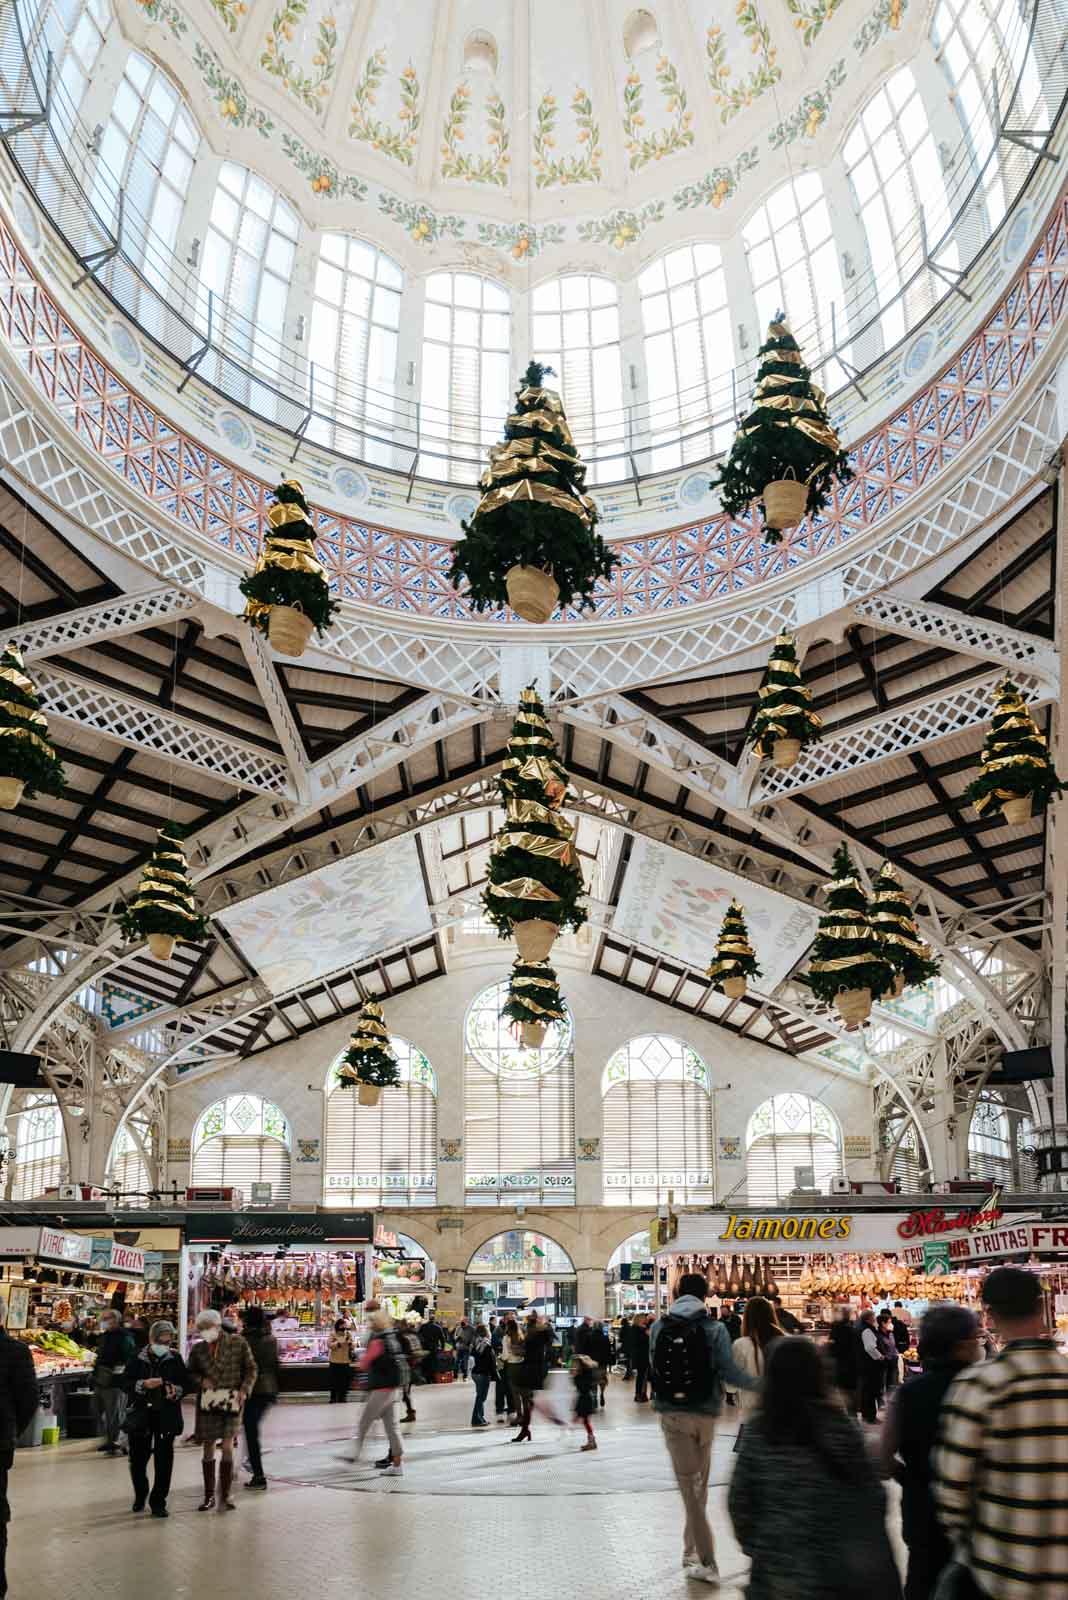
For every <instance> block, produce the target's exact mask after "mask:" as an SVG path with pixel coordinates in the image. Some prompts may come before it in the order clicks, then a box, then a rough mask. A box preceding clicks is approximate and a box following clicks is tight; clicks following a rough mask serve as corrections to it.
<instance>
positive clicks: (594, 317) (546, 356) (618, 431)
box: [531, 272, 623, 465]
mask: <svg viewBox="0 0 1068 1600" xmlns="http://www.w3.org/2000/svg"><path fill="white" fill-rule="evenodd" d="M531 312H532V318H533V322H532V333H533V349H534V352H535V356H536V359H537V360H538V361H543V362H545V363H546V364H547V365H548V366H551V367H552V368H553V369H554V371H555V372H556V373H557V374H558V377H557V378H556V379H553V378H550V379H549V382H550V383H555V384H556V385H557V386H558V387H559V389H560V393H561V396H562V398H563V402H564V409H565V410H566V411H567V419H568V422H569V423H570V424H571V431H572V433H573V434H574V435H575V443H576V445H577V446H578V448H579V450H580V451H581V452H582V455H583V458H584V460H585V461H586V462H587V463H589V464H590V465H592V464H593V463H594V462H595V461H596V459H597V457H596V452H595V450H594V449H593V442H594V440H600V441H601V442H602V444H603V445H604V447H605V449H606V451H612V450H613V448H614V450H615V452H616V453H617V454H618V452H619V450H620V448H621V446H622V440H623V362H622V355H621V350H620V343H619V291H618V289H617V288H616V286H615V284H614V283H612V282H611V280H610V279H608V278H601V277H596V276H594V275H593V274H590V273H578V272H573V273H568V274H567V275H566V276H564V277H562V278H554V279H553V280H552V282H551V283H543V284H540V285H539V286H538V288H537V289H535V290H534V293H533V295H532V296H531Z"/></svg>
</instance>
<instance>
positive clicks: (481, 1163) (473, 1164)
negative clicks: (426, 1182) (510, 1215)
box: [464, 983, 575, 1206]
mask: <svg viewBox="0 0 1068 1600" xmlns="http://www.w3.org/2000/svg"><path fill="white" fill-rule="evenodd" d="M507 996H508V985H507V984H506V983H495V984H493V985H491V987H490V988H488V989H484V990H483V991H482V993H481V994H480V995H478V996H477V997H476V999H475V1000H474V1002H473V1003H472V1005H471V1008H470V1010H469V1011H468V1013H467V1019H466V1022H465V1026H464V1168H465V1170H464V1186H465V1189H466V1198H467V1204H468V1205H470V1206H514V1205H515V1203H516V1201H517V1200H522V1201H524V1202H526V1203H527V1204H528V1205H543V1206H551V1205H557V1206H559V1205H565V1206H570V1205H574V1203H575V1058H574V1053H573V1039H572V1029H571V1019H570V1017H568V1018H567V1020H566V1021H565V1022H564V1023H554V1024H553V1025H552V1026H551V1027H550V1029H549V1031H548V1033H547V1034H546V1035H545V1043H544V1044H543V1045H542V1047H541V1049H540V1050H528V1049H527V1048H525V1046H523V1045H522V1044H520V1043H519V1042H518V1041H517V1039H516V1038H515V1036H514V1035H513V1033H512V1032H511V1029H510V1028H509V1026H508V1024H507V1022H505V1021H504V1019H503V1018H502V1017H501V1007H502V1005H503V1004H504V1002H505V1000H506V999H507Z"/></svg>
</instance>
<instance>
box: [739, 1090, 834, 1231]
mask: <svg viewBox="0 0 1068 1600" xmlns="http://www.w3.org/2000/svg"><path fill="white" fill-rule="evenodd" d="M745 1144H746V1156H745V1172H746V1199H747V1201H748V1203H749V1205H753V1206H774V1205H779V1204H781V1203H782V1201H783V1200H785V1199H786V1197H787V1196H788V1195H789V1194H791V1193H792V1192H793V1191H794V1190H797V1189H800V1190H807V1191H812V1190H817V1191H819V1192H820V1193H822V1194H826V1193H827V1192H828V1189H829V1186H830V1180H831V1179H832V1178H836V1177H839V1176H840V1175H841V1173H842V1171H843V1167H842V1130H841V1129H840V1128H839V1126H838V1121H837V1119H836V1117H835V1116H834V1114H833V1113H832V1112H831V1111H829V1110H828V1109H827V1107H826V1106H825V1105H823V1104H821V1102H820V1101H819V1100H813V1099H811V1098H810V1097H809V1096H808V1095H807V1094H793V1093H791V1094H777V1095H773V1096H772V1097H771V1099H770V1100H765V1101H764V1103H763V1105H760V1106H758V1107H757V1109H756V1110H755V1111H754V1112H753V1115H752V1116H751V1117H750V1118H749V1126H748V1128H747V1130H746V1136H745Z"/></svg>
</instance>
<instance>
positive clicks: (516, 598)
mask: <svg viewBox="0 0 1068 1600" xmlns="http://www.w3.org/2000/svg"><path fill="white" fill-rule="evenodd" d="M504 581H505V585H506V587H507V589H508V604H509V605H510V606H511V608H512V610H513V611H514V612H515V614H516V616H517V617H522V619H523V621H524V622H548V620H549V618H550V617H551V616H552V614H553V612H554V611H555V610H556V603H557V601H558V600H559V598H560V586H559V584H558V583H557V581H556V579H555V578H554V577H553V575H552V573H551V572H542V570H541V568H540V567H512V568H511V569H510V570H509V571H508V572H507V573H506V574H505V578H504Z"/></svg>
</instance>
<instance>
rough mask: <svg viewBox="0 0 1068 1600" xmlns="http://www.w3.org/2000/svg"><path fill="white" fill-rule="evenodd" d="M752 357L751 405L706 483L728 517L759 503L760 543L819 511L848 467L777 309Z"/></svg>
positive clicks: (819, 393) (773, 540) (822, 400)
mask: <svg viewBox="0 0 1068 1600" xmlns="http://www.w3.org/2000/svg"><path fill="white" fill-rule="evenodd" d="M758 354H759V358H760V366H759V368H758V369H757V383H756V391H755V393H754V395H753V409H752V411H750V413H749V415H748V416H747V417H746V418H745V420H744V421H743V423H742V424H741V426H740V428H739V429H738V432H737V434H736V435H735V439H734V443H733V445H732V446H731V452H730V455H729V456H728V457H727V459H726V461H725V462H724V464H723V467H722V469H721V470H720V474H719V477H718V478H715V479H714V480H713V482H712V488H713V489H718V490H719V491H720V498H721V501H722V505H723V509H724V511H726V512H727V513H728V515H729V516H732V517H737V516H741V515H742V513H743V512H745V511H746V510H747V509H748V508H749V506H750V505H751V504H752V503H753V501H754V500H761V501H763V509H764V541H765V543H766V544H778V543H779V542H780V540H781V538H782V531H783V529H784V528H792V527H794V526H795V525H796V524H797V523H799V522H801V521H802V520H803V519H804V517H805V516H806V515H808V516H812V515H814V514H815V513H816V512H817V511H822V510H823V509H824V507H825V506H826V504H827V501H828V499H829V497H830V492H831V487H832V485H833V483H834V481H835V479H837V480H838V482H839V483H848V482H849V480H850V479H851V478H852V476H853V472H852V469H851V467H850V466H849V458H848V456H847V455H846V452H845V451H844V450H843V449H842V446H841V443H840V441H839V438H838V435H837V433H836V432H835V430H834V428H833V427H832V426H831V422H830V419H829V417H828V415H827V396H826V395H825V394H824V392H823V390H822V389H820V388H818V387H817V385H816V384H814V383H813V382H812V373H811V371H810V370H809V368H808V367H806V366H805V363H804V358H803V357H802V355H801V349H800V346H799V345H798V343H797V340H796V339H795V338H794V336H793V334H792V333H791V332H790V330H789V328H788V327H787V325H786V318H785V316H784V315H783V313H782V312H781V311H780V312H778V313H777V314H776V316H775V318H774V320H773V321H772V322H771V323H769V325H768V337H767V340H766V342H765V343H764V344H762V345H761V347H760V350H759V352H758Z"/></svg>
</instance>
